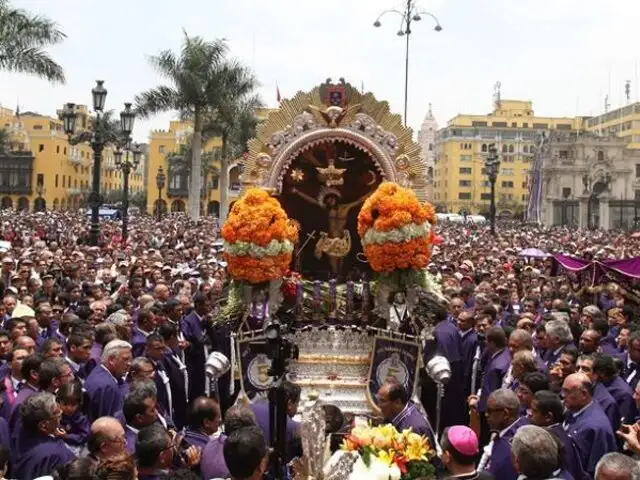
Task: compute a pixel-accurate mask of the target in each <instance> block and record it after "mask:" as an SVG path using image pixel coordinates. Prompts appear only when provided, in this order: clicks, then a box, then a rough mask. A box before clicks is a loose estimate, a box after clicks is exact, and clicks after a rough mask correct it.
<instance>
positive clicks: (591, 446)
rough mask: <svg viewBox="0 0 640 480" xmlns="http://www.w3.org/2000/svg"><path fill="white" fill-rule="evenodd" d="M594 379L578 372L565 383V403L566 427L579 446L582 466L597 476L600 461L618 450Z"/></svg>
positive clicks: (591, 476)
mask: <svg viewBox="0 0 640 480" xmlns="http://www.w3.org/2000/svg"><path fill="white" fill-rule="evenodd" d="M593 389H594V387H593V383H592V382H591V380H590V379H589V377H588V376H586V375H585V374H583V373H574V374H571V375H569V376H568V377H567V378H565V380H564V383H563V384H562V394H563V403H564V407H565V408H566V409H567V411H568V412H569V413H568V414H567V418H566V419H565V421H564V424H563V427H564V429H565V431H566V432H567V433H568V435H569V436H570V437H571V438H573V440H574V441H575V442H576V445H577V447H578V452H579V454H580V462H581V464H582V468H583V469H584V471H585V472H586V473H587V475H588V476H589V477H590V478H593V476H594V474H595V470H596V463H597V462H598V460H599V459H600V458H601V457H602V456H603V455H604V454H606V453H609V452H614V451H616V450H617V445H616V439H615V436H614V433H613V429H612V428H611V423H610V422H609V419H608V418H607V417H606V415H605V414H604V412H603V411H602V409H601V408H600V406H599V405H598V403H597V402H595V401H594V398H593Z"/></svg>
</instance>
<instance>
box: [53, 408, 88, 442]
mask: <svg viewBox="0 0 640 480" xmlns="http://www.w3.org/2000/svg"><path fill="white" fill-rule="evenodd" d="M60 428H62V429H63V430H64V431H65V432H67V436H66V437H64V439H63V440H64V443H66V444H67V445H72V446H74V447H82V446H84V445H85V444H86V443H87V440H88V439H89V429H90V428H91V424H90V423H89V419H88V418H87V416H86V415H85V414H84V413H82V411H81V410H80V409H78V410H76V412H75V413H74V414H73V415H70V416H67V415H63V416H62V418H61V419H60Z"/></svg>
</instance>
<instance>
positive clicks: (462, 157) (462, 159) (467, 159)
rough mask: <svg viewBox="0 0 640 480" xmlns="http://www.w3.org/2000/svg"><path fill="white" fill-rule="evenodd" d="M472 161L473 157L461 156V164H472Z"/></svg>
mask: <svg viewBox="0 0 640 480" xmlns="http://www.w3.org/2000/svg"><path fill="white" fill-rule="evenodd" d="M471 159H472V157H471V155H460V161H461V162H470V161H471Z"/></svg>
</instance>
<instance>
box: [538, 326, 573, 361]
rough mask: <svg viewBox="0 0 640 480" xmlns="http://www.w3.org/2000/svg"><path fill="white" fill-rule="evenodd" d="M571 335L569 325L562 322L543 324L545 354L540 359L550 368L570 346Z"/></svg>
mask: <svg viewBox="0 0 640 480" xmlns="http://www.w3.org/2000/svg"><path fill="white" fill-rule="evenodd" d="M572 341H573V335H572V334H571V329H570V328H569V324H568V323H567V322H565V321H564V320H550V321H548V322H547V323H546V324H545V343H546V347H547V349H546V352H545V355H544V357H543V358H542V359H543V360H544V362H545V364H546V365H547V368H551V367H552V366H553V365H554V364H555V363H556V362H557V361H558V359H559V358H560V355H561V354H562V350H564V349H565V348H566V347H567V346H569V345H571V342H572Z"/></svg>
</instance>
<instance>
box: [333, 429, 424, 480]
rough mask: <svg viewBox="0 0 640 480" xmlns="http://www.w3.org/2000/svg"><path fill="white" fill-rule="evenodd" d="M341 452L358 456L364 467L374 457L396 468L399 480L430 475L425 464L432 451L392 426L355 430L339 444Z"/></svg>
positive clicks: (419, 439) (408, 432) (415, 436)
mask: <svg viewBox="0 0 640 480" xmlns="http://www.w3.org/2000/svg"><path fill="white" fill-rule="evenodd" d="M341 449H342V450H344V451H347V452H358V453H359V454H360V456H361V458H362V459H363V460H364V462H365V464H369V463H370V460H371V457H375V458H376V459H378V460H379V461H381V462H382V463H384V464H385V465H387V466H389V467H390V466H392V465H396V466H397V467H398V468H399V469H400V472H401V473H402V479H403V480H410V479H414V478H421V477H423V476H428V475H430V474H433V472H434V471H435V469H434V468H433V466H432V465H431V464H430V463H429V461H430V460H431V459H432V458H433V457H434V456H435V451H434V450H433V448H432V446H431V445H430V443H429V440H428V439H427V438H426V437H423V436H421V435H418V434H417V433H413V432H412V431H411V429H407V430H403V431H402V432H398V431H397V430H396V429H395V427H394V426H393V425H389V424H388V425H383V426H380V427H357V428H354V429H353V430H352V431H351V434H350V435H348V436H347V437H346V438H345V440H344V441H343V443H342V446H341Z"/></svg>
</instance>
